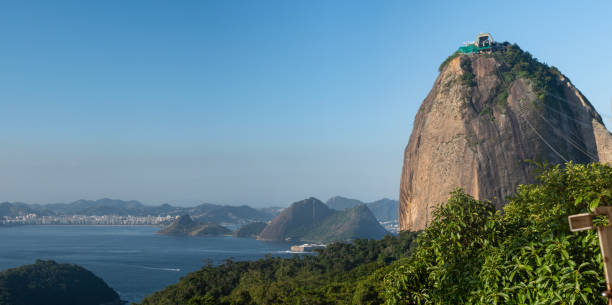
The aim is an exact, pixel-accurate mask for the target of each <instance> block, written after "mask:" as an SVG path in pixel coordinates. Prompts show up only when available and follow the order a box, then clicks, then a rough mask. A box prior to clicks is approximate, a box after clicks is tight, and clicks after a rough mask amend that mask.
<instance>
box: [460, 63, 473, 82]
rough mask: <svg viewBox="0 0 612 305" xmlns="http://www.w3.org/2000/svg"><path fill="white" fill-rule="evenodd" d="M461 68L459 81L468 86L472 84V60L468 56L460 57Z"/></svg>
mask: <svg viewBox="0 0 612 305" xmlns="http://www.w3.org/2000/svg"><path fill="white" fill-rule="evenodd" d="M460 65H461V69H462V70H463V74H461V83H463V84H464V85H466V86H468V87H472V86H474V78H475V76H474V71H472V60H470V59H469V58H467V57H466V58H462V59H461V63H460Z"/></svg>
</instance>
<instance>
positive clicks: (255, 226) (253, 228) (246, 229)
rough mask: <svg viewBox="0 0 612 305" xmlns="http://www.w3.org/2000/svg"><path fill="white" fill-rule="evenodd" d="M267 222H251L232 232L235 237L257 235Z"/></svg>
mask: <svg viewBox="0 0 612 305" xmlns="http://www.w3.org/2000/svg"><path fill="white" fill-rule="evenodd" d="M267 225H268V224H267V223H265V222H251V223H248V224H246V225H244V226H242V227H240V228H238V229H237V230H236V231H235V232H234V236H236V237H253V238H255V237H257V236H258V235H259V234H260V233H261V231H263V229H264V228H265V227H266V226H267Z"/></svg>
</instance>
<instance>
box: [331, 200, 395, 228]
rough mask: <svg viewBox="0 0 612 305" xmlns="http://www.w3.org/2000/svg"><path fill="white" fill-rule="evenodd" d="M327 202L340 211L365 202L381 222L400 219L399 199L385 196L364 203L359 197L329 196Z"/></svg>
mask: <svg viewBox="0 0 612 305" xmlns="http://www.w3.org/2000/svg"><path fill="white" fill-rule="evenodd" d="M325 204H326V205H327V206H328V207H330V208H332V209H334V210H338V211H342V210H346V209H351V208H354V207H356V206H358V205H360V204H365V205H366V206H367V207H368V208H369V209H370V211H372V213H373V214H374V216H376V219H378V221H380V222H385V221H395V220H397V219H398V214H397V211H398V206H399V203H398V201H397V200H391V199H387V198H383V199H380V200H377V201H373V202H368V203H364V202H362V201H359V200H357V199H351V198H346V197H341V196H334V197H332V198H329V200H327V202H326V203H325Z"/></svg>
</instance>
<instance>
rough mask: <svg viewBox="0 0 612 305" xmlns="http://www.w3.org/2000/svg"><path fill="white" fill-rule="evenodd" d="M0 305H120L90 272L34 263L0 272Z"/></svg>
mask: <svg viewBox="0 0 612 305" xmlns="http://www.w3.org/2000/svg"><path fill="white" fill-rule="evenodd" d="M0 304H2V305H101V304H104V305H120V304H123V302H122V301H120V300H119V295H118V294H117V292H115V291H114V290H113V289H112V288H110V287H108V285H106V283H104V281H103V280H102V279H100V278H99V277H97V276H95V275H94V274H93V273H91V272H90V271H88V270H86V269H84V268H83V267H79V266H77V265H70V264H58V263H56V262H54V261H43V260H37V261H36V263H35V264H32V265H26V266H21V267H18V268H14V269H8V270H5V271H2V272H0Z"/></svg>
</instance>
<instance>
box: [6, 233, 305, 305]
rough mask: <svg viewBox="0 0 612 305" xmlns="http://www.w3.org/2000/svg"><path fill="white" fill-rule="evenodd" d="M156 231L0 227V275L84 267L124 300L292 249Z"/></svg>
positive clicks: (259, 242) (282, 254)
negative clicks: (208, 263)
mask: <svg viewBox="0 0 612 305" xmlns="http://www.w3.org/2000/svg"><path fill="white" fill-rule="evenodd" d="M157 230H159V228H157V227H152V226H18V227H0V270H4V269H7V268H13V267H17V266H21V265H25V264H32V263H34V260H36V259H53V260H56V261H57V262H61V263H72V264H78V265H81V266H83V267H85V268H87V269H89V270H90V271H92V272H93V273H95V274H96V275H97V276H99V277H101V278H102V279H104V281H106V283H107V284H108V285H109V286H111V287H112V288H114V289H115V290H116V291H117V292H118V293H119V294H120V295H121V298H122V299H123V300H127V301H130V302H137V301H140V300H141V299H142V298H143V297H144V296H146V295H148V294H150V293H152V292H155V291H157V290H161V289H162V288H164V287H165V286H167V285H169V284H173V283H176V282H177V281H178V280H179V278H180V277H182V276H185V275H186V274H187V273H189V272H192V271H196V270H198V269H200V268H201V267H202V265H203V264H204V261H205V260H208V259H210V260H212V262H213V264H219V263H221V262H223V261H224V260H225V259H228V258H232V259H234V260H253V259H258V258H262V257H264V256H265V255H266V254H271V255H273V256H282V257H289V256H291V255H293V254H290V253H288V252H287V250H288V249H289V245H287V244H276V243H266V242H261V241H257V240H254V239H250V238H235V237H174V236H161V235H156V234H155V232H157Z"/></svg>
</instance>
